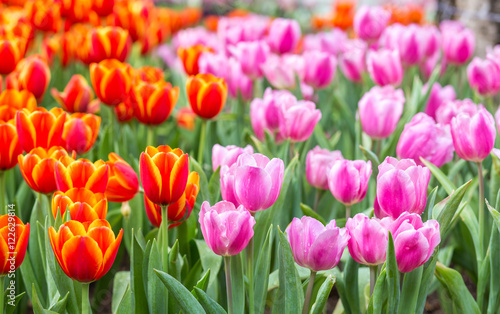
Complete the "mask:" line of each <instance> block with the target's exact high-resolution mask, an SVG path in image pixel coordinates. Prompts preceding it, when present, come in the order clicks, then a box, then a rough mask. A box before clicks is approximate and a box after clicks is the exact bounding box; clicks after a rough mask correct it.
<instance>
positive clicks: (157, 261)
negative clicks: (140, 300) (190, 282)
mask: <svg viewBox="0 0 500 314" xmlns="http://www.w3.org/2000/svg"><path fill="white" fill-rule="evenodd" d="M143 267H147V268H148V277H147V278H148V288H147V290H148V294H147V301H148V305H149V313H166V312H167V309H166V307H165V301H166V300H165V295H166V291H165V287H164V286H163V284H162V283H161V281H160V278H158V276H157V275H156V273H155V270H156V269H159V270H161V269H162V263H161V255H160V250H159V248H158V244H157V242H156V240H153V243H152V245H151V253H150V255H149V261H148V265H144V266H143ZM169 296H170V295H169ZM169 305H170V304H169Z"/></svg>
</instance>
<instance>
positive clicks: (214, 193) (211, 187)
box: [208, 166, 220, 204]
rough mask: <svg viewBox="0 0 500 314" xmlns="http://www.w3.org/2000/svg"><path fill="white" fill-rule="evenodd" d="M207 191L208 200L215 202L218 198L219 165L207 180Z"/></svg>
mask: <svg viewBox="0 0 500 314" xmlns="http://www.w3.org/2000/svg"><path fill="white" fill-rule="evenodd" d="M208 193H209V194H210V200H212V202H213V203H211V204H215V203H217V202H218V201H219V198H220V166H219V167H218V168H217V170H215V172H214V173H213V174H212V176H211V177H210V181H209V182H208Z"/></svg>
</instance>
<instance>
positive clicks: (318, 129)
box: [313, 123, 331, 149]
mask: <svg viewBox="0 0 500 314" xmlns="http://www.w3.org/2000/svg"><path fill="white" fill-rule="evenodd" d="M313 135H314V138H315V139H316V141H317V142H318V144H319V146H320V147H322V148H326V149H331V148H330V147H331V146H330V143H329V142H328V139H327V138H326V135H325V132H324V131H323V127H322V126H321V124H320V123H318V124H316V126H315V127H314V131H313Z"/></svg>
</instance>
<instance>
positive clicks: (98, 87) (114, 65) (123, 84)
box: [90, 59, 133, 106]
mask: <svg viewBox="0 0 500 314" xmlns="http://www.w3.org/2000/svg"><path fill="white" fill-rule="evenodd" d="M132 71H133V70H132V67H131V66H130V65H128V64H126V63H121V62H120V61H118V60H115V59H108V60H103V61H101V62H99V63H92V64H91V65H90V80H91V82H92V87H93V88H94V91H95V93H96V95H97V97H99V99H100V100H101V101H102V102H103V103H105V104H106V105H108V106H116V105H118V104H119V103H121V102H123V101H124V100H125V99H126V98H127V96H128V93H129V91H130V88H131V87H132V78H133V72H132Z"/></svg>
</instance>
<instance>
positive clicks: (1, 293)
mask: <svg viewBox="0 0 500 314" xmlns="http://www.w3.org/2000/svg"><path fill="white" fill-rule="evenodd" d="M4 287H5V276H0V301H1V302H0V314H3V309H4V305H5V304H4V301H5V290H4Z"/></svg>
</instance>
